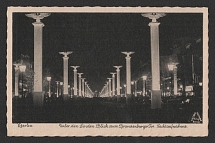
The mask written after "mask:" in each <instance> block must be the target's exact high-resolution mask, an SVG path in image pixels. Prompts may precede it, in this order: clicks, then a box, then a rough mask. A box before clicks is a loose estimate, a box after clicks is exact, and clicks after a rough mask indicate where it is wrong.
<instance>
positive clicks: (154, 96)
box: [151, 90, 161, 109]
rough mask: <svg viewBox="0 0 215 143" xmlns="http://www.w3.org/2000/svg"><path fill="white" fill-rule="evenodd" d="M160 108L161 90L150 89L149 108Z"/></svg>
mask: <svg viewBox="0 0 215 143" xmlns="http://www.w3.org/2000/svg"><path fill="white" fill-rule="evenodd" d="M157 108H161V90H152V91H151V109H157Z"/></svg>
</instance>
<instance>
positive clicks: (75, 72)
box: [71, 66, 79, 96]
mask: <svg viewBox="0 0 215 143" xmlns="http://www.w3.org/2000/svg"><path fill="white" fill-rule="evenodd" d="M71 67H72V68H74V70H73V71H74V96H77V68H78V67H79V66H71Z"/></svg>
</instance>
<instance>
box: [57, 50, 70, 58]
mask: <svg viewBox="0 0 215 143" xmlns="http://www.w3.org/2000/svg"><path fill="white" fill-rule="evenodd" d="M59 54H62V55H64V57H63V58H66V57H68V55H69V54H72V51H68V52H59Z"/></svg>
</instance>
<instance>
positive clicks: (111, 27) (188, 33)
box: [13, 13, 203, 91]
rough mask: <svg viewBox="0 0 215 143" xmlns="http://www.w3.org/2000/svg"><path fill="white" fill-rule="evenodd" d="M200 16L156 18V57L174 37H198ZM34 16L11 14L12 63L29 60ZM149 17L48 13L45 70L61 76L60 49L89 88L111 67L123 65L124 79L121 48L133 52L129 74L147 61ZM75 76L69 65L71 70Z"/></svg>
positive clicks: (102, 79)
mask: <svg viewBox="0 0 215 143" xmlns="http://www.w3.org/2000/svg"><path fill="white" fill-rule="evenodd" d="M202 18H203V17H202V14H170V13H169V14H167V15H166V16H165V17H162V18H160V19H158V21H159V22H160V23H161V24H160V26H159V31H160V32H159V33H160V55H161V56H162V55H170V54H171V53H172V51H171V50H170V48H171V47H172V45H173V42H174V40H176V39H177V38H181V37H191V38H199V37H202V25H203V24H202V20H203V19H202ZM34 21H35V20H34V19H31V18H28V17H26V16H25V13H14V14H13V61H15V60H18V59H20V56H21V54H24V55H29V56H30V58H31V60H32V61H33V39H34V38H33V37H34V35H33V25H32V23H33V22H34ZM150 21H151V20H149V19H148V18H145V17H142V16H141V14H140V13H133V14H130V13H106V14H104V13H88V14H86V13H51V15H50V16H49V17H46V18H44V19H42V22H43V23H44V24H45V26H44V27H43V69H46V68H49V69H50V72H51V73H52V74H53V75H54V76H55V77H56V78H59V76H62V75H63V59H62V55H60V54H58V52H60V51H73V53H72V54H71V55H70V56H69V66H72V65H79V66H80V68H78V72H83V73H84V75H83V76H84V77H85V78H86V79H87V81H88V82H89V84H90V86H91V88H92V90H93V91H94V90H101V88H102V87H103V85H104V83H105V82H106V79H107V77H111V75H110V74H109V73H110V72H113V71H115V68H113V66H114V65H122V66H123V68H122V69H121V77H122V79H124V77H125V55H123V54H121V51H134V52H135V54H133V55H132V58H131V68H132V73H134V72H135V71H137V69H138V68H139V67H140V66H141V65H142V64H144V63H146V62H147V61H149V60H150V57H151V55H150V54H151V53H150V27H149V26H148V23H149V22H150ZM69 77H70V80H73V71H72V68H69Z"/></svg>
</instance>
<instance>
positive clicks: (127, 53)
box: [121, 52, 134, 58]
mask: <svg viewBox="0 0 215 143" xmlns="http://www.w3.org/2000/svg"><path fill="white" fill-rule="evenodd" d="M121 53H122V54H125V55H126V58H130V55H131V54H134V52H121Z"/></svg>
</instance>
